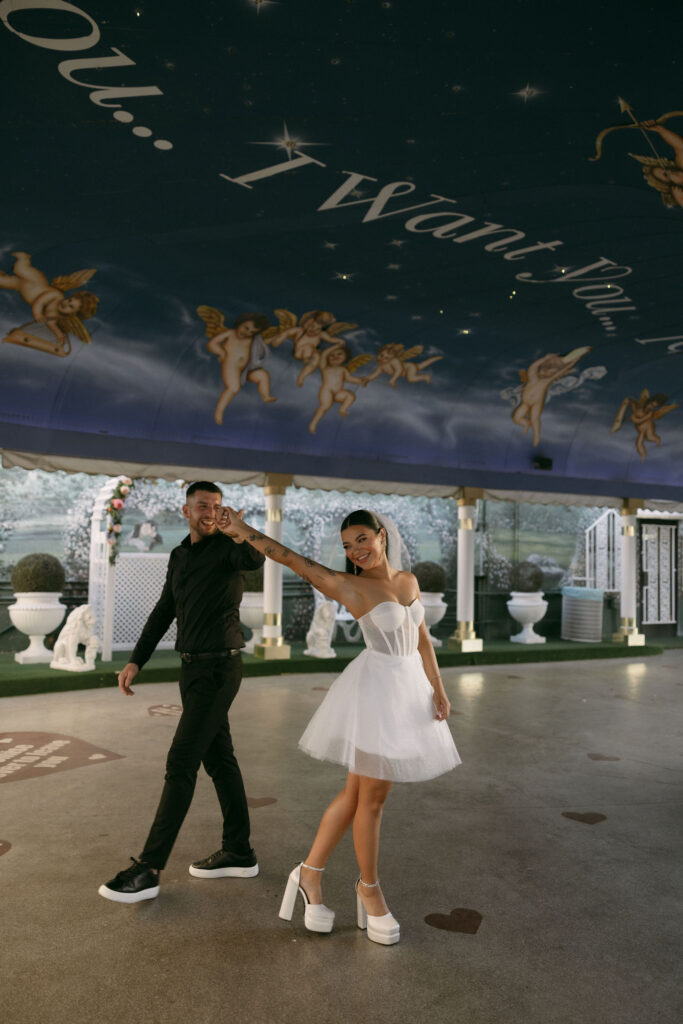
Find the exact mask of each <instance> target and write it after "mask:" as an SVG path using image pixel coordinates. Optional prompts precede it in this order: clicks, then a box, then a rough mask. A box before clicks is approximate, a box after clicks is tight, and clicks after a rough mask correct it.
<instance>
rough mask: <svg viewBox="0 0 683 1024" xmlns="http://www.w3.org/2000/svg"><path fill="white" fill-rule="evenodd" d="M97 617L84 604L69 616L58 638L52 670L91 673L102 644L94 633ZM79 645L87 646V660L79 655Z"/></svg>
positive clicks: (88, 606) (51, 665)
mask: <svg viewBox="0 0 683 1024" xmlns="http://www.w3.org/2000/svg"><path fill="white" fill-rule="evenodd" d="M94 629H95V616H94V614H93V611H92V608H91V607H90V605H89V604H82V605H81V606H80V607H79V608H74V610H73V611H72V612H71V613H70V614H69V617H68V618H67V620H66V622H65V623H64V628H63V629H62V631H61V633H60V634H59V636H58V637H57V642H56V643H55V649H54V652H53V658H52V661H51V662H50V668H59V669H62V670H63V671H64V672H89V671H91V670H92V669H94V668H95V655H96V654H97V651H98V650H99V646H100V642H99V640H98V639H97V637H96V636H95V633H94V632H93V631H94ZM79 644H84V646H85V658H81V657H79V655H78V646H79Z"/></svg>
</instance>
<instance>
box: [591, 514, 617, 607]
mask: <svg viewBox="0 0 683 1024" xmlns="http://www.w3.org/2000/svg"><path fill="white" fill-rule="evenodd" d="M586 586H587V587H597V588H599V589H600V590H605V591H606V592H607V593H613V594H614V593H618V592H619V590H620V589H621V517H620V516H619V513H618V512H615V511H614V509H608V510H607V511H606V512H603V513H602V515H601V516H600V517H599V518H598V519H596V521H595V522H594V523H593V524H592V525H591V526H589V527H588V529H587V530H586Z"/></svg>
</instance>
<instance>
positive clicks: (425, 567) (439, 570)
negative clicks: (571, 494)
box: [412, 562, 446, 594]
mask: <svg viewBox="0 0 683 1024" xmlns="http://www.w3.org/2000/svg"><path fill="white" fill-rule="evenodd" d="M412 571H413V574H414V575H415V576H416V577H417V582H418V585H419V587H420V590H421V591H423V592H424V593H425V594H442V593H443V592H444V590H445V589H446V570H445V569H444V568H443V566H441V565H439V564H438V562H418V563H417V564H416V565H414V566H413V568H412Z"/></svg>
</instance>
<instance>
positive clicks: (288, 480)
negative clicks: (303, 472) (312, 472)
mask: <svg viewBox="0 0 683 1024" xmlns="http://www.w3.org/2000/svg"><path fill="white" fill-rule="evenodd" d="M293 479H294V477H293V476H292V474H291V473H266V482H265V486H264V490H265V492H266V494H284V493H285V491H286V490H287V488H288V487H291V486H292V480H293Z"/></svg>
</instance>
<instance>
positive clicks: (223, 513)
mask: <svg viewBox="0 0 683 1024" xmlns="http://www.w3.org/2000/svg"><path fill="white" fill-rule="evenodd" d="M243 515H244V509H243V508H241V509H240V510H239V512H235V510H234V508H230V506H229V505H226V506H224V507H223V508H219V509H218V511H217V512H216V526H217V527H218V529H219V530H220V531H221V533H224V534H225V535H226V537H231V538H232V540H234V541H235V542H236V543H237V544H241V543H242V541H243V540H244V537H243V536H242V535H241V533H240V526H241V525H242V523H241V520H242V516H243Z"/></svg>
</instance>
